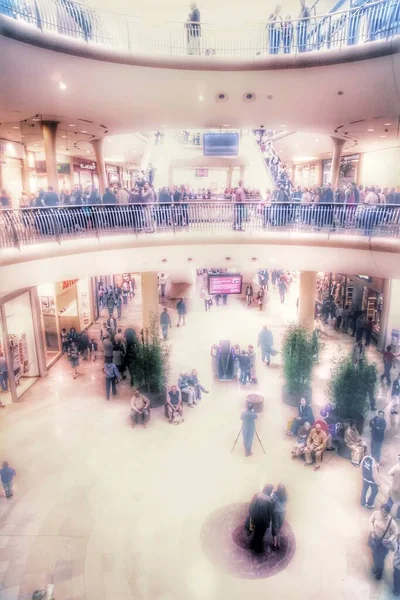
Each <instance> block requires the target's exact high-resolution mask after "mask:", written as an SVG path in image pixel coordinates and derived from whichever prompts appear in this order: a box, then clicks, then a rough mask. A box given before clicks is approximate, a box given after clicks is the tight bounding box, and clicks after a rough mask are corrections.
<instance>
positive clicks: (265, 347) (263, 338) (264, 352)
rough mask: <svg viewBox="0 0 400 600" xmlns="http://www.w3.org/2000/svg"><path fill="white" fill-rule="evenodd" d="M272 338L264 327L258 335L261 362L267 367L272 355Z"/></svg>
mask: <svg viewBox="0 0 400 600" xmlns="http://www.w3.org/2000/svg"><path fill="white" fill-rule="evenodd" d="M273 346H274V337H273V335H272V331H270V330H269V329H268V327H267V326H266V325H264V327H263V328H262V329H261V331H260V333H259V334H258V347H259V348H261V360H262V361H263V362H266V364H267V365H268V366H269V364H270V362H271V354H272V353H273ZM265 359H266V360H265Z"/></svg>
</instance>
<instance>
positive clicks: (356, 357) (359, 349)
mask: <svg viewBox="0 0 400 600" xmlns="http://www.w3.org/2000/svg"><path fill="white" fill-rule="evenodd" d="M364 358H365V346H364V344H363V341H362V340H359V341H358V342H356V343H355V344H354V346H353V353H352V359H353V364H354V366H355V367H359V366H360V364H362V362H363V360H364Z"/></svg>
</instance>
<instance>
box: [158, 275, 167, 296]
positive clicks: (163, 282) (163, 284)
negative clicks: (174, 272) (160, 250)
mask: <svg viewBox="0 0 400 600" xmlns="http://www.w3.org/2000/svg"><path fill="white" fill-rule="evenodd" d="M158 283H159V284H160V293H161V298H165V288H166V285H167V278H166V277H165V275H164V273H161V275H160V279H159V280H158Z"/></svg>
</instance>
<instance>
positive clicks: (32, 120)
mask: <svg viewBox="0 0 400 600" xmlns="http://www.w3.org/2000/svg"><path fill="white" fill-rule="evenodd" d="M32 121H40V119H37V118H36V119H32Z"/></svg>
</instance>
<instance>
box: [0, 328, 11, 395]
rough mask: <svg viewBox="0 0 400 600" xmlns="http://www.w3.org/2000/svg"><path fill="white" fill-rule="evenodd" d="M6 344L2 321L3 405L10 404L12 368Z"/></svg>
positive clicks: (0, 390)
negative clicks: (8, 361)
mask: <svg viewBox="0 0 400 600" xmlns="http://www.w3.org/2000/svg"><path fill="white" fill-rule="evenodd" d="M5 343H6V342H5V339H4V332H3V326H2V323H1V321H0V400H1V402H2V404H10V403H11V391H10V368H9V366H8V364H7V357H6V348H5Z"/></svg>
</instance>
